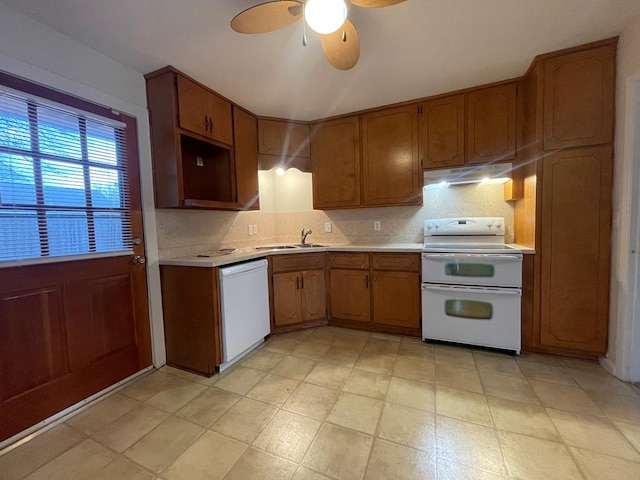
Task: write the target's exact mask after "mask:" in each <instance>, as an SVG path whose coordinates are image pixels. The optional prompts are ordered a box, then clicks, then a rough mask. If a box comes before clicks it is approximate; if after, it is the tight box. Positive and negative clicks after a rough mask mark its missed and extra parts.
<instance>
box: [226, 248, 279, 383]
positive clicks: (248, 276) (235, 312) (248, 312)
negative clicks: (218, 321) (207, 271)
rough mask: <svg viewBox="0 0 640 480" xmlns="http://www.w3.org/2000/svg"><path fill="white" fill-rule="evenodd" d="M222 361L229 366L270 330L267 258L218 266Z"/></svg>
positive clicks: (261, 340)
mask: <svg viewBox="0 0 640 480" xmlns="http://www.w3.org/2000/svg"><path fill="white" fill-rule="evenodd" d="M219 272H220V298H221V305H220V307H221V311H222V352H223V363H222V365H220V371H222V370H224V369H225V368H227V367H229V366H231V365H232V364H233V363H234V362H236V361H237V360H239V359H240V358H242V357H243V356H244V355H245V354H246V353H248V352H250V351H251V350H253V349H254V348H255V347H257V346H258V345H260V344H261V343H262V342H263V341H264V337H266V336H267V335H269V333H270V331H271V324H270V315H269V277H268V274H267V261H266V260H258V261H255V262H247V263H241V264H239V265H232V266H229V267H223V268H220V270H219Z"/></svg>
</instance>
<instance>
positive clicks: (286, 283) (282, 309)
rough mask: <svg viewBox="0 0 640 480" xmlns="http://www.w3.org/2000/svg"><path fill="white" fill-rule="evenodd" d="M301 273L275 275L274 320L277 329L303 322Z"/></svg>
mask: <svg viewBox="0 0 640 480" xmlns="http://www.w3.org/2000/svg"><path fill="white" fill-rule="evenodd" d="M300 298H301V293H300V272H287V273H274V274H273V311H274V314H273V318H274V324H275V326H276V327H281V326H283V325H291V324H294V323H300V322H301V321H302V307H301V300H300Z"/></svg>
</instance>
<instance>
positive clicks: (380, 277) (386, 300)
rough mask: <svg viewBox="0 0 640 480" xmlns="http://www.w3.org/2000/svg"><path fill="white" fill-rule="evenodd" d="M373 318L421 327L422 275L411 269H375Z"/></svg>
mask: <svg viewBox="0 0 640 480" xmlns="http://www.w3.org/2000/svg"><path fill="white" fill-rule="evenodd" d="M372 292H373V293H372V295H373V321H374V323H381V324H385V325H396V326H400V327H410V328H419V327H420V276H419V275H418V274H417V273H409V272H374V274H373V289H372Z"/></svg>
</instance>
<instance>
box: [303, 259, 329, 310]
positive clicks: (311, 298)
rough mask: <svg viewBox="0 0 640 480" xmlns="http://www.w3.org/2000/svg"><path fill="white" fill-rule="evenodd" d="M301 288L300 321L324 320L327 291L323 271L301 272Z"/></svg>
mask: <svg viewBox="0 0 640 480" xmlns="http://www.w3.org/2000/svg"><path fill="white" fill-rule="evenodd" d="M301 286H302V288H301V296H302V321H303V322H307V321H310V320H320V319H322V318H326V316H327V308H326V298H327V290H326V283H325V278H324V270H310V271H308V272H302V276H301Z"/></svg>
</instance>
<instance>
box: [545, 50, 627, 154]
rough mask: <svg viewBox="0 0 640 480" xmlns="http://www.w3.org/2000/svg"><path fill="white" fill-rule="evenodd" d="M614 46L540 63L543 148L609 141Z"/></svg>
mask: <svg viewBox="0 0 640 480" xmlns="http://www.w3.org/2000/svg"><path fill="white" fill-rule="evenodd" d="M615 62H616V47H615V45H607V46H603V47H600V48H596V49H590V50H585V51H579V52H575V53H569V54H565V55H561V56H558V57H552V58H548V59H546V60H545V61H544V89H545V94H544V120H543V121H544V149H545V150H556V149H560V148H570V147H581V146H588V145H601V144H605V143H610V142H612V141H613V120H614V115H613V110H614V93H615V66H616V63H615Z"/></svg>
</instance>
